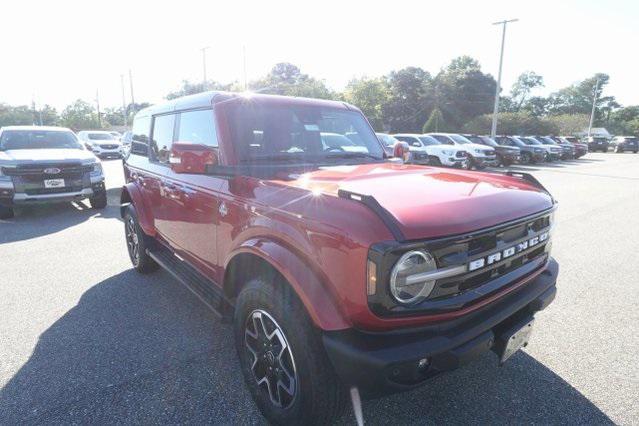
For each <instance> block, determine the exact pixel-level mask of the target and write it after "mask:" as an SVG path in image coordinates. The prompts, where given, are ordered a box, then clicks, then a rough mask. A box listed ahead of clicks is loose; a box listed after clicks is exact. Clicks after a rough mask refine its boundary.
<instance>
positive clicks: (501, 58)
mask: <svg viewBox="0 0 639 426" xmlns="http://www.w3.org/2000/svg"><path fill="white" fill-rule="evenodd" d="M517 21H519V19H509V20H505V21H500V22H493V25H501V26H502V33H501V53H500V54H499V74H498V75H497V87H495V107H494V108H493V124H492V127H491V129H490V137H492V138H494V137H495V135H496V134H497V113H498V112H499V92H500V88H501V69H502V66H503V64H504V44H505V43H506V25H507V24H508V23H510V22H517Z"/></svg>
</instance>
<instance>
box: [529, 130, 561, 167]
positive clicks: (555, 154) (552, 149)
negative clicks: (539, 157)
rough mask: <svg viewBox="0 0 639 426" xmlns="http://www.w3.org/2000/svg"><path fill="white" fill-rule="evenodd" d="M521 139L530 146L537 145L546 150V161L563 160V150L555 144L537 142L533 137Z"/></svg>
mask: <svg viewBox="0 0 639 426" xmlns="http://www.w3.org/2000/svg"><path fill="white" fill-rule="evenodd" d="M520 139H521V140H522V141H524V143H527V144H529V145H536V146H539V147H541V148H543V149H545V150H546V158H545V160H546V161H558V160H560V159H561V154H562V153H563V149H562V148H561V147H560V146H557V145H555V144H549V143H547V142H546V143H545V142H542V141H539V140H537V139H536V138H535V137H533V136H520Z"/></svg>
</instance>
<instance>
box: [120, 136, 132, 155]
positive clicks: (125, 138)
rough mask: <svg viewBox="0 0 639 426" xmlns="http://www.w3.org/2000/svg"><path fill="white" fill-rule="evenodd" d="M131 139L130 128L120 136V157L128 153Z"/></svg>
mask: <svg viewBox="0 0 639 426" xmlns="http://www.w3.org/2000/svg"><path fill="white" fill-rule="evenodd" d="M132 141H133V132H131V131H130V130H129V131H127V132H124V134H123V135H122V137H121V138H120V142H122V146H121V147H120V154H121V155H122V158H124V157H125V156H127V155H128V154H129V151H130V150H131V142H132Z"/></svg>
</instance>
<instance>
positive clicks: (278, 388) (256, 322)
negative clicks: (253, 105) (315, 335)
mask: <svg viewBox="0 0 639 426" xmlns="http://www.w3.org/2000/svg"><path fill="white" fill-rule="evenodd" d="M244 346H245V347H246V350H247V352H248V355H249V362H251V372H252V373H253V378H254V379H255V381H256V382H257V385H258V387H259V388H260V390H261V391H262V392H264V393H266V394H267V395H268V397H269V399H270V400H271V402H272V403H273V405H275V406H276V407H279V408H288V407H290V406H291V405H292V404H293V402H294V400H295V396H296V393H297V389H298V383H297V372H296V370H295V361H294V359H293V353H292V351H291V347H290V345H289V344H288V341H287V340H286V336H285V335H284V331H283V330H282V328H281V327H280V326H279V324H278V323H277V322H276V321H275V319H274V318H273V317H272V316H271V315H269V314H268V313H267V312H266V311H263V310H261V309H257V310H254V311H253V312H251V313H250V314H249V316H248V317H247V318H246V323H245V326H244Z"/></svg>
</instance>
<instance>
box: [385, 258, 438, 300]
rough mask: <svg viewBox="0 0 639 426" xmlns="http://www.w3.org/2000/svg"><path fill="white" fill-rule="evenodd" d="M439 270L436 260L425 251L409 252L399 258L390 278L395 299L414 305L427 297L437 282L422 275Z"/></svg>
mask: <svg viewBox="0 0 639 426" xmlns="http://www.w3.org/2000/svg"><path fill="white" fill-rule="evenodd" d="M436 268H437V264H436V263H435V259H434V258H433V256H431V255H430V253H428V252H425V251H417V250H413V251H409V252H407V253H405V254H404V255H403V256H402V257H400V258H399V260H398V261H397V263H396V264H395V266H394V267H393V270H392V271H391V277H390V290H391V293H392V295H393V297H394V298H395V299H396V300H397V301H398V302H399V303H403V304H410V303H414V302H416V301H418V300H420V299H422V298H424V297H427V296H428V295H429V294H430V292H431V291H432V290H433V287H435V280H425V279H423V278H420V276H419V275H420V274H423V273H425V272H430V271H433V270H435V269H436Z"/></svg>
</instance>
